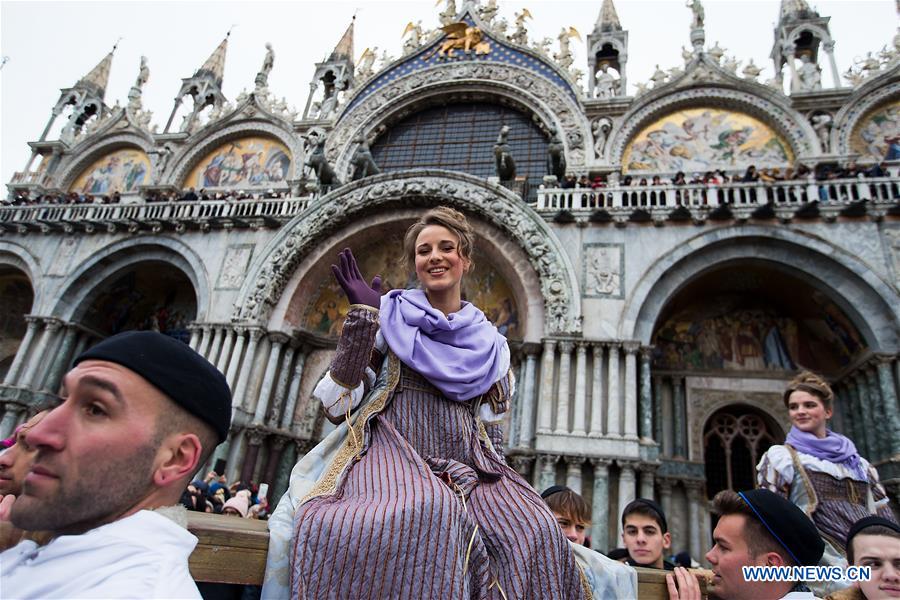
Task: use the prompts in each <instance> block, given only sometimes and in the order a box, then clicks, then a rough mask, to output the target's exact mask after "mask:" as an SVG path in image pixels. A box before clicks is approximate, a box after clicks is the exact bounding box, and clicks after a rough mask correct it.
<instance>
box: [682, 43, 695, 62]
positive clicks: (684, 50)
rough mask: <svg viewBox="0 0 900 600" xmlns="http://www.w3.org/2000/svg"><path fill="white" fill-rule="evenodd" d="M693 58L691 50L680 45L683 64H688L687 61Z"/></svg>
mask: <svg viewBox="0 0 900 600" xmlns="http://www.w3.org/2000/svg"><path fill="white" fill-rule="evenodd" d="M693 58H694V52H693V50H688V49H687V48H685V47H684V46H682V47H681V60H683V61H684V64H688V63H689V62H691V60H693Z"/></svg>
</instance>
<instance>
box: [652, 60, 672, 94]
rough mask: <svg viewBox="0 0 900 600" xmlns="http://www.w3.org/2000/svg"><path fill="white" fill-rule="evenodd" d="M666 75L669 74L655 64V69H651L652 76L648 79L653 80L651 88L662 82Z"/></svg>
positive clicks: (664, 80)
mask: <svg viewBox="0 0 900 600" xmlns="http://www.w3.org/2000/svg"><path fill="white" fill-rule="evenodd" d="M668 77H669V76H668V75H666V72H665V71H663V70H662V69H660V68H659V65H656V70H655V71H653V76H652V77H651V78H650V81H652V82H653V88H654V89H656V88H658V87H659V86H661V85H662V84H664V83H665V82H666V79H667V78H668Z"/></svg>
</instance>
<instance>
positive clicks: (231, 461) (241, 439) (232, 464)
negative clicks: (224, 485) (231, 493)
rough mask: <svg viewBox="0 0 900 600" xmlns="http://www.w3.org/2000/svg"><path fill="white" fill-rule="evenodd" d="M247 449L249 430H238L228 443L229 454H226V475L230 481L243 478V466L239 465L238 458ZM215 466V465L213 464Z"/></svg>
mask: <svg viewBox="0 0 900 600" xmlns="http://www.w3.org/2000/svg"><path fill="white" fill-rule="evenodd" d="M246 447H247V430H246V429H238V430H236V431H235V432H234V434H233V435H232V436H231V439H230V440H229V441H228V446H227V450H228V452H227V454H226V466H225V475H226V476H227V478H228V481H234V480H235V479H240V476H241V466H242V465H241V464H240V463H238V457H239V456H241V455H242V454H243V452H244V448H246ZM213 464H215V463H213Z"/></svg>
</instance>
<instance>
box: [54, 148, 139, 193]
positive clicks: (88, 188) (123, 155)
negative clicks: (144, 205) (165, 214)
mask: <svg viewBox="0 0 900 600" xmlns="http://www.w3.org/2000/svg"><path fill="white" fill-rule="evenodd" d="M149 180H150V158H149V157H148V156H147V155H146V154H145V153H144V152H143V151H142V150H135V149H133V148H128V149H124V150H116V151H115V152H111V153H109V154H107V155H106V156H104V157H103V158H100V159H98V160H96V161H95V162H94V164H92V165H91V166H89V167H88V168H87V169H85V170H84V171H82V172H81V175H79V176H78V178H77V179H76V180H75V183H73V184H72V187H71V188H70V189H71V190H72V191H73V192H78V193H79V194H112V193H113V192H119V193H120V194H128V193H131V192H137V191H138V186H140V185H143V184H144V183H147V182H148V181H149Z"/></svg>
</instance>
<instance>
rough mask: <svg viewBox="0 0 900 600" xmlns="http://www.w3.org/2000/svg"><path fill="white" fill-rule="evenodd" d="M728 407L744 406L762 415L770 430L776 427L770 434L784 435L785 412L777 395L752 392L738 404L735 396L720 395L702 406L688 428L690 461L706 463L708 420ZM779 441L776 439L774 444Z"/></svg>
mask: <svg viewBox="0 0 900 600" xmlns="http://www.w3.org/2000/svg"><path fill="white" fill-rule="evenodd" d="M730 406H745V407H747V408H749V409H752V410H753V411H757V412H759V413H762V414H763V415H764V416H765V417H766V420H767V421H768V423H767V425H769V426H770V428H774V427H777V428H778V429H776V430H774V431H773V432H772V433H774V434H776V435H775V437H777V436H779V435H780V436H782V439H783V436H784V435H785V422H786V420H787V411H786V410H785V409H784V405H783V404H782V403H781V397H780V396H779V395H778V394H774V395H773V394H753V393H752V392H751V393H750V394H748V395H747V397H746V398H742V400H741V401H740V402H735V395H734V394H733V393H731V394H722V395H721V396H718V397H716V398H714V399H712V400H711V401H710V402H708V403H705V404H704V405H703V406H702V410H701V411H700V412H699V413H698V414H697V415H696V418H695V423H694V424H692V425H691V427H690V428H689V436H690V440H689V444H690V449H691V459H692V460H696V461H702V462H705V461H706V445H705V444H704V443H703V442H704V440H703V438H704V432H705V430H706V426H707V425H708V424H709V420H710V419H711V418H713V416H715V414H716V413H718V412H719V411H721V410H722V409H723V408H728V407H730ZM778 441H780V440H777V439H776V443H777V442H778Z"/></svg>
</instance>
